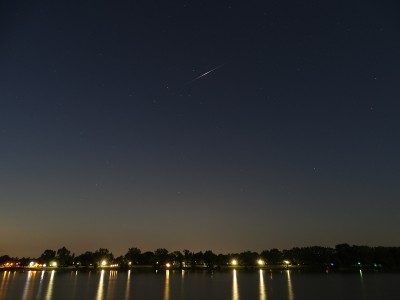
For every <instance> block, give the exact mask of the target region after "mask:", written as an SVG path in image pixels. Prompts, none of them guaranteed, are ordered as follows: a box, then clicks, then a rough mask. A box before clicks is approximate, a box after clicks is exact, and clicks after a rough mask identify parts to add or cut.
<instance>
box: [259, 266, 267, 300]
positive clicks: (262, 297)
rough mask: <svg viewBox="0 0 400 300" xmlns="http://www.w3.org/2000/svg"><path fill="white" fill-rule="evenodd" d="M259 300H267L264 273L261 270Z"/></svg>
mask: <svg viewBox="0 0 400 300" xmlns="http://www.w3.org/2000/svg"><path fill="white" fill-rule="evenodd" d="M260 300H267V294H266V293H265V284H264V271H263V270H260Z"/></svg>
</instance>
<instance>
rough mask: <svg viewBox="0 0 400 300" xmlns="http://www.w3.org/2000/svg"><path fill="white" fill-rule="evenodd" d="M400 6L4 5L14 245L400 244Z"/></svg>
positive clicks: (0, 140)
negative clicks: (399, 16) (399, 13)
mask: <svg viewBox="0 0 400 300" xmlns="http://www.w3.org/2000/svg"><path fill="white" fill-rule="evenodd" d="M397 5H398V4H396V2H395V1H391V2H389V1H388V2H386V1H355V0H354V1H351V0H350V1H278V0H273V1H272V0H265V1H236V0H233V1H223V0H218V1H178V0H173V1H71V0H69V1H50V0H49V1H22V0H21V1H9V2H7V1H5V2H4V1H3V2H2V3H1V4H0V201H1V202H0V204H1V209H0V240H1V242H0V254H3V255H4V254H9V255H13V256H24V255H25V256H38V255H40V254H41V253H42V252H43V250H45V249H55V250H56V249H58V248H60V247H62V246H64V245H65V246H66V247H67V248H69V249H70V250H71V251H73V252H75V253H76V254H80V253H82V252H83V251H86V250H90V251H94V250H96V249H98V248H99V247H105V248H108V249H109V250H110V251H112V252H114V254H117V255H119V254H125V253H126V251H127V249H128V248H129V247H139V248H141V249H142V250H152V251H153V250H155V249H156V248H160V247H164V248H167V249H168V250H170V251H173V250H183V249H189V250H192V251H200V250H207V249H212V250H213V251H214V252H224V253H228V252H236V251H244V250H253V251H261V250H264V249H270V248H273V247H277V248H291V247H294V246H311V245H321V246H334V245H336V244H339V243H342V242H347V243H350V244H362V245H370V246H376V245H382V246H400V218H399V211H400V185H399V184H400V115H399V111H400V21H399V20H400V19H399V18H398V11H399V7H398V6H397ZM210 71H211V72H210ZM202 75H204V76H202Z"/></svg>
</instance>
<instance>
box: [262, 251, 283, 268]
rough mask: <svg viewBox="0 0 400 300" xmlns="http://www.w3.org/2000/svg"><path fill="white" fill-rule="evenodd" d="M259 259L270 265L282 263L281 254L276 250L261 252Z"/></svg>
mask: <svg viewBox="0 0 400 300" xmlns="http://www.w3.org/2000/svg"><path fill="white" fill-rule="evenodd" d="M261 257H262V258H263V259H264V260H265V261H266V262H267V264H270V265H281V264H282V262H283V254H282V252H281V251H279V250H278V249H276V248H273V249H271V250H264V251H262V252H261Z"/></svg>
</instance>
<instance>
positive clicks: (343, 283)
mask: <svg viewBox="0 0 400 300" xmlns="http://www.w3.org/2000/svg"><path fill="white" fill-rule="evenodd" d="M158 273H159V274H158V275H156V274H155V273H153V272H136V271H134V270H133V271H126V272H122V271H110V270H101V271H97V272H96V271H91V272H81V271H78V272H77V271H71V272H65V271H64V272H62V271H54V270H53V271H33V270H31V271H27V272H10V271H3V272H1V271H0V300H3V299H4V300H7V299H26V300H30V299H56V300H58V299H97V300H100V299H101V300H103V299H104V300H108V299H125V300H129V299H134V300H141V299H160V298H161V299H163V300H172V299H173V300H175V299H176V300H184V299H191V300H200V299H210V300H214V299H218V300H220V299H221V300H239V299H240V298H241V299H255V300H267V299H268V300H277V299H279V300H295V299H296V300H301V299H311V298H314V299H328V300H336V299H352V300H353V299H355V300H365V299H371V298H370V297H371V295H374V296H376V297H375V298H376V299H397V298H398V293H399V291H400V290H399V289H398V282H399V281H400V274H375V273H374V274H372V273H365V272H362V271H361V272H357V273H352V274H340V273H339V274H338V273H336V274H335V273H330V274H328V275H327V274H326V273H323V274H319V273H317V274H315V273H313V274H307V273H299V272H295V271H289V270H287V271H283V272H276V273H273V274H274V275H273V277H271V274H272V273H271V272H267V271H264V270H257V271H246V270H237V269H236V270H228V271H222V272H214V273H212V274H209V273H206V272H200V271H190V270H189V271H175V270H166V271H159V272H158ZM327 290H329V291H330V292H329V293H326V291H327Z"/></svg>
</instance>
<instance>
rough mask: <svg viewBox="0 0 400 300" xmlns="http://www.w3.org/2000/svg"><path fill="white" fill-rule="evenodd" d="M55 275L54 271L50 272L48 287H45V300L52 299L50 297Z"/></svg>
mask: <svg viewBox="0 0 400 300" xmlns="http://www.w3.org/2000/svg"><path fill="white" fill-rule="evenodd" d="M42 272H43V271H42ZM55 273H56V271H54V270H53V271H51V275H50V281H49V285H48V287H47V293H46V300H50V299H52V296H53V285H54V274H55Z"/></svg>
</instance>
